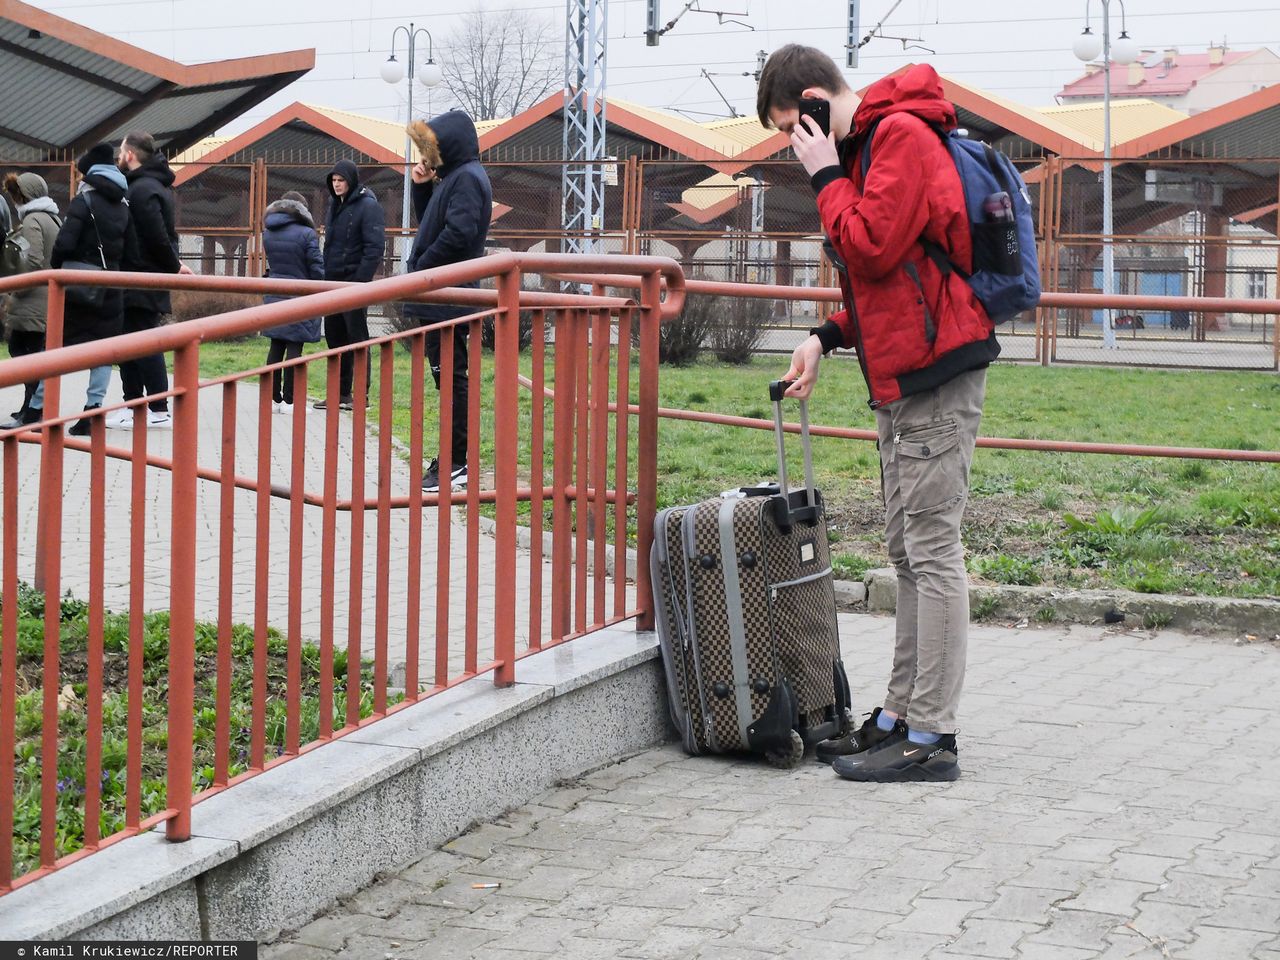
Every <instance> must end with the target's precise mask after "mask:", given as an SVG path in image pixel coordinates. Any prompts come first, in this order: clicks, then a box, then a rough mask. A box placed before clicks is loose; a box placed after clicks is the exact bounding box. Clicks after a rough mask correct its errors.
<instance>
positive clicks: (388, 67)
mask: <svg viewBox="0 0 1280 960" xmlns="http://www.w3.org/2000/svg"><path fill="white" fill-rule="evenodd" d="M382 79H383V80H385V81H386V82H387V83H392V84H395V83H399V82H400V81H401V80H402V79H404V64H402V63H401V62H400V61H399V60H397V59H396V56H395V54H394V53H393V54H392V55H391V56H389V57H388V58H387V62H386V63H384V64H383V65H382Z"/></svg>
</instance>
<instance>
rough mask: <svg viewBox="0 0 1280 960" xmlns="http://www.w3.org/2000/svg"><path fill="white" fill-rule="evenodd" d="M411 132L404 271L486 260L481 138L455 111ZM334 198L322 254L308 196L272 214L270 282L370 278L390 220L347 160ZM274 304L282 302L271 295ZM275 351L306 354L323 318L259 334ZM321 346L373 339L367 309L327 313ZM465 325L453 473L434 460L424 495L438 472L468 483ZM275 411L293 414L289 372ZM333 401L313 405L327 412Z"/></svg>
mask: <svg viewBox="0 0 1280 960" xmlns="http://www.w3.org/2000/svg"><path fill="white" fill-rule="evenodd" d="M409 132H410V135H411V136H412V138H413V141H414V143H415V144H416V145H417V148H418V154H419V159H418V162H417V163H416V164H415V165H414V167H413V169H412V171H411V174H412V180H413V187H412V196H411V199H412V201H413V209H414V213H415V215H416V216H417V218H418V231H417V234H416V235H415V237H414V241H413V245H412V246H411V247H410V250H409V253H408V255H407V256H406V258H405V271H406V272H413V271H416V270H428V269H430V268H432V267H438V266H443V265H444V264H449V263H459V262H461V261H463V260H470V259H472V258H474V257H478V256H481V255H482V254H483V253H484V244H485V240H486V239H487V237H488V235H489V223H490V220H491V218H492V211H493V191H492V187H491V186H490V183H489V177H488V175H487V174H486V173H485V171H484V167H483V166H481V164H480V139H479V137H478V135H477V134H476V127H475V124H474V123H473V122H472V120H471V117H469V116H468V115H467V114H466V113H464V112H463V111H461V110H451V111H449V112H448V113H444V114H441V115H440V116H438V117H434V118H433V119H431V120H428V121H416V122H414V123H412V124H411V125H410V128H409ZM325 186H326V187H327V188H328V192H329V203H328V209H327V211H326V215H325V221H324V248H323V253H322V252H321V246H320V239H319V236H318V233H317V230H316V221H315V218H314V217H313V216H312V214H311V211H310V210H309V209H308V208H307V204H306V198H305V197H303V196H302V195H301V194H300V193H295V192H289V193H286V194H284V196H282V197H281V198H280V199H279V200H277V201H275V202H274V203H272V204H271V205H270V206H269V207H267V215H266V221H265V233H264V237H263V247H264V249H265V250H266V255H267V269H268V274H269V276H272V277H276V278H281V279H291V280H321V279H323V280H342V281H355V282H358V283H366V282H368V281H370V280H372V279H373V278H374V276H375V275H376V274H377V272H378V267H379V266H380V265H381V263H382V259H383V256H384V254H385V250H386V218H385V216H384V214H383V210H382V205H381V204H380V203H379V202H378V199H377V197H376V196H374V194H373V192H372V191H371V190H370V189H369V188H368V187H366V186H363V185H362V184H361V183H360V171H359V169H358V168H357V167H356V165H355V164H354V163H352V162H351V161H350V160H339V161H338V162H337V163H336V164H334V166H333V169H332V170H330V171H329V174H328V176H327V177H326V178H325ZM267 299H268V300H269V301H270V300H276V299H280V298H279V297H268V298H267ZM465 313H467V309H466V308H464V307H453V306H448V305H444V304H418V303H411V304H406V305H405V315H406V316H407V317H410V318H411V319H412V320H413V321H414V322H416V323H417V324H418V325H420V326H425V325H427V324H433V323H439V322H441V321H443V320H450V319H454V318H456V317H460V316H463V315H464V314H465ZM263 335H264V336H266V337H268V338H269V339H270V341H271V345H270V347H269V348H268V351H267V363H268V364H274V363H279V362H280V361H282V360H288V359H293V358H296V357H298V356H301V354H302V349H303V345H304V344H306V343H314V342H317V341H319V339H320V319H319V318H318V317H317V318H315V319H310V320H301V321H298V322H296V323H290V324H285V325H282V326H278V327H271V328H269V329H267V330H265V331H263ZM324 339H325V342H326V344H327V345H328V347H329V348H330V349H338V348H341V347H346V346H350V345H351V344H354V343H360V342H362V341H364V340H368V339H369V324H368V318H367V314H366V311H365V309H364V308H363V307H361V308H357V309H354V310H347V311H344V312H342V313H336V314H331V315H329V316H327V317H325V318H324ZM442 339H443V338H442V337H441V335H440V333H439V331H436V330H431V331H428V332H427V335H426V351H427V360H428V362H429V363H430V364H431V374H432V378H433V380H434V381H435V385H436V388H437V389H439V387H440V352H441V343H442ZM467 340H468V336H467V327H466V326H465V325H459V326H458V327H457V328H455V330H454V333H453V345H452V356H453V381H452V388H451V391H450V396H451V398H452V417H451V425H450V444H449V445H450V448H451V449H450V456H449V467H448V469H447V471H442V468H441V466H440V463H439V460H440V458H439V457H433V458H432V459H431V461H430V463H429V464H428V466H427V469H426V471H425V472H424V475H423V477H422V489H423V490H424V491H426V492H428V493H431V492H435V491H437V490H439V489H440V483H441V476H442V472H444V473H447V475H448V478H449V481H448V482H449V484H450V485H451V487H453V488H455V489H460V488H463V487H465V486H466V485H467V450H468V441H469V439H470V438H469V431H468V429H467V401H468V397H469V394H470V391H469V383H468V377H467V369H468V350H467ZM365 362H366V375H365V379H364V383H365V390H366V392H367V391H368V389H369V383H370V375H369V373H370V367H369V366H368V364H369V363H370V358H369V356H368V355H366V357H365ZM354 390H355V354H354V353H352V352H347V353H344V354H342V358H341V361H340V364H339V379H338V398H337V402H338V406H339V407H340V408H341V409H343V410H351V409H352V408H353V407H354V405H355V401H354V397H353V392H354ZM272 399H273V401H274V404H275V410H276V411H277V412H279V413H285V412H288V411H289V410H291V409H292V408H293V402H294V393H293V370H292V369H291V368H288V369H287V370H286V375H284V376H281V374H280V371H278V370H277V371H276V373H275V375H274V377H273V383H272ZM327 405H328V400H327V399H325V400H318V401H316V402H315V403H314V404H313V406H314V407H315V408H316V409H319V410H323V409H325V407H326V406H327Z"/></svg>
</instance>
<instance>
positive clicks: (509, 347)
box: [441, 267, 520, 687]
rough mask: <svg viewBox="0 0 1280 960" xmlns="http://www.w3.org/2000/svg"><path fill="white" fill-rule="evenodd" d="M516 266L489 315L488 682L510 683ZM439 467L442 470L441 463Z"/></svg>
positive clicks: (513, 608) (512, 671)
mask: <svg viewBox="0 0 1280 960" xmlns="http://www.w3.org/2000/svg"><path fill="white" fill-rule="evenodd" d="M519 353H520V269H519V268H518V267H512V268H511V269H510V270H509V271H507V272H506V273H504V274H503V275H502V276H500V277H498V314H497V316H496V317H495V318H494V350H493V424H494V426H493V460H494V468H493V476H494V487H495V488H496V490H497V517H496V520H497V532H496V543H495V549H496V551H497V557H496V558H495V560H496V562H495V570H494V582H495V583H496V584H498V590H497V595H496V599H495V605H494V618H493V620H494V622H493V658H494V659H495V660H497V661H498V667H497V669H496V670H494V672H493V683H494V686H498V687H509V686H510V685H511V684H513V683H515V682H516V606H515V602H516V598H515V590H514V589H512V588H513V587H514V585H515V582H516V447H517V444H518V443H519V432H518V430H517V423H518V417H519V410H518V407H517V403H516V400H517V395H516V377H517V375H518V374H519V372H520V368H519ZM441 469H448V467H447V465H446V466H444V467H442V468H441Z"/></svg>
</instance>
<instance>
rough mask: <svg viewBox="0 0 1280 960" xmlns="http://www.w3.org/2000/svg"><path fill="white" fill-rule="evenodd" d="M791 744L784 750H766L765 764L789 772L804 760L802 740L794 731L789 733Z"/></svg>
mask: <svg viewBox="0 0 1280 960" xmlns="http://www.w3.org/2000/svg"><path fill="white" fill-rule="evenodd" d="M790 739H791V743H790V745H789V747H788V748H787V749H784V750H766V751H765V753H764V759H765V762H766V763H768V764H769V766H771V767H777V768H778V769H780V770H790V769H791V768H792V767H794V766H796V765H797V764H799V763H800V761H801V760H803V759H804V740H803V738H801V736H800V734H799V733H797V732H796V731H795V730H792V731H791V738H790Z"/></svg>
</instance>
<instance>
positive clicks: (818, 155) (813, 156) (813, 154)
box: [791, 117, 840, 177]
mask: <svg viewBox="0 0 1280 960" xmlns="http://www.w3.org/2000/svg"><path fill="white" fill-rule="evenodd" d="M791 149H793V150H794V151H795V152H796V159H797V160H799V161H800V162H801V163H802V164H803V165H804V169H805V173H807V174H809V176H811V177H812V176H813V175H814V174H815V173H817V172H818V171H819V170H821V169H822V168H823V167H829V166H832V165H833V164H835V165H837V166H838V165H839V163H840V156H839V154H837V153H836V135H835V134H834V133H829V134H827V135H826V136H825V137H824V136H823V135H822V131H821V130H819V129H818V124H817V122H816V121H815V120H814V119H813V117H801V118H800V122H799V123H797V124H796V125H795V126H794V127H792V128H791Z"/></svg>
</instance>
